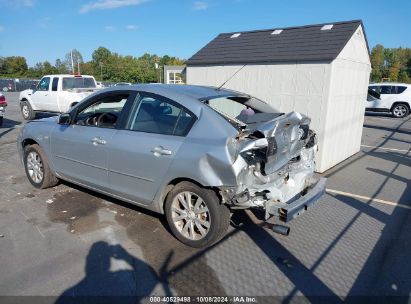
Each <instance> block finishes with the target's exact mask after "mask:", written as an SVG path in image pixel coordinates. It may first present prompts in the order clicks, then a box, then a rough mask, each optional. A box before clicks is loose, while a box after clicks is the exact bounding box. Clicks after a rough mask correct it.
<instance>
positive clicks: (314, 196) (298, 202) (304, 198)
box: [266, 178, 327, 222]
mask: <svg viewBox="0 0 411 304" xmlns="http://www.w3.org/2000/svg"><path fill="white" fill-rule="evenodd" d="M326 181H327V179H326V178H320V179H317V180H315V181H314V182H313V183H312V184H311V185H310V186H308V187H307V188H306V190H305V194H304V195H299V196H298V197H296V198H295V199H293V200H292V201H291V202H289V203H287V204H282V205H281V206H279V205H278V204H277V203H276V202H270V201H268V202H266V214H269V215H274V216H277V217H279V219H280V220H281V221H283V222H289V221H291V220H292V219H294V218H296V217H297V216H299V215H301V214H302V213H304V212H305V211H306V210H308V209H310V208H311V207H312V206H313V205H314V204H315V203H316V202H317V201H318V200H319V199H320V198H321V196H323V194H324V193H325V184H326Z"/></svg>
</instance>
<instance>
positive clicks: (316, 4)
mask: <svg viewBox="0 0 411 304" xmlns="http://www.w3.org/2000/svg"><path fill="white" fill-rule="evenodd" d="M0 11H1V15H2V17H1V18H0V56H24V57H25V58H26V59H27V62H28V64H29V65H30V66H33V65H34V64H36V63H37V62H42V61H45V60H48V61H50V62H51V63H54V62H55V60H56V59H57V58H64V57H65V54H66V53H67V52H69V51H70V49H72V48H76V49H78V50H79V51H80V52H81V53H82V55H83V57H84V59H85V60H86V61H87V60H90V59H91V54H92V52H93V51H94V50H95V49H97V48H98V47H99V46H104V47H106V48H108V49H109V50H111V51H113V52H117V53H119V54H121V55H132V56H137V57H138V56H141V55H142V54H144V53H150V54H157V55H160V56H163V55H169V56H176V57H180V58H184V59H188V58H190V57H191V56H192V55H193V54H195V53H196V52H197V51H198V50H199V49H200V48H202V47H203V46H204V45H205V44H206V43H208V42H209V41H210V40H212V39H213V38H214V37H216V36H217V35H218V34H219V33H224V32H241V31H246V30H257V29H270V28H282V27H288V26H298V25H307V24H317V23H332V22H336V21H346V20H353V19H362V20H363V22H364V26H365V31H366V35H367V38H368V42H369V45H370V47H373V46H375V45H376V44H383V45H384V46H385V47H400V46H401V47H411V21H410V18H409V16H410V13H411V0H391V1H387V0H384V1H380V0H373V1H371V0H345V1H343V0H287V1H285V0H283V1H280V0H271V1H270V0H201V1H193V0H58V1H56V0H54V1H53V0H0Z"/></svg>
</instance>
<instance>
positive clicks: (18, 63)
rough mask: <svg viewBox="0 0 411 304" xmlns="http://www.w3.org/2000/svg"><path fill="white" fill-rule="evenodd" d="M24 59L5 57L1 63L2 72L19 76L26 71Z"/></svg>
mask: <svg viewBox="0 0 411 304" xmlns="http://www.w3.org/2000/svg"><path fill="white" fill-rule="evenodd" d="M27 68H28V67H27V62H26V58H24V57H21V56H12V57H6V58H4V61H3V71H4V73H5V74H8V75H11V76H20V75H23V74H24V73H25V72H26V71H27Z"/></svg>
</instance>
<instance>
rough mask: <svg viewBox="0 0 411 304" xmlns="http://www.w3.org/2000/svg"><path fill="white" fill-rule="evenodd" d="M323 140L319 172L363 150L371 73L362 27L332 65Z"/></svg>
mask: <svg viewBox="0 0 411 304" xmlns="http://www.w3.org/2000/svg"><path fill="white" fill-rule="evenodd" d="M331 66H332V77H331V85H330V94H329V98H328V102H327V107H326V112H325V113H324V115H325V117H326V122H325V129H324V130H323V132H324V141H323V142H322V149H321V151H320V155H319V158H320V159H321V162H320V163H319V166H318V167H317V170H318V171H320V172H323V171H325V170H327V169H329V168H331V167H332V166H335V165H336V164H338V163H339V162H341V161H342V160H344V159H346V158H348V157H350V156H351V155H353V154H355V153H357V152H358V151H359V150H360V145H361V136H362V127H363V122H364V110H365V100H366V99H367V87H368V82H369V76H370V72H371V64H370V60H369V56H368V51H367V46H366V42H365V39H364V36H363V32H362V29H361V27H359V29H358V30H357V31H356V33H355V34H354V35H353V37H352V38H351V39H350V41H349V42H348V43H347V45H346V46H345V47H344V49H343V50H342V51H341V53H340V55H339V56H338V57H337V58H336V59H335V60H334V61H333V62H332V64H331Z"/></svg>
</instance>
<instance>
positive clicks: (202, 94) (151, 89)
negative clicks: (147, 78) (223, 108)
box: [103, 84, 250, 100]
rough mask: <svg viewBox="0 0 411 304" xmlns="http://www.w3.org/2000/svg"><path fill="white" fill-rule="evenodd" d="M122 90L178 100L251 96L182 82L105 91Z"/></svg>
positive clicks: (137, 85)
mask: <svg viewBox="0 0 411 304" xmlns="http://www.w3.org/2000/svg"><path fill="white" fill-rule="evenodd" d="M117 90H119V91H121V90H135V91H143V92H148V93H153V94H158V95H162V96H165V97H168V98H170V99H173V100H176V99H178V98H179V97H180V98H181V97H186V98H189V99H197V100H206V99H210V98H212V97H214V98H215V97H223V96H238V97H240V96H241V97H250V96H249V95H247V94H244V93H240V92H236V91H232V90H227V89H218V88H215V87H207V86H197V85H181V84H135V85H131V86H128V87H110V88H107V89H104V90H103V91H105V92H109V91H117Z"/></svg>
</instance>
